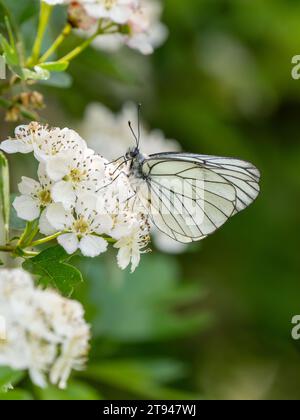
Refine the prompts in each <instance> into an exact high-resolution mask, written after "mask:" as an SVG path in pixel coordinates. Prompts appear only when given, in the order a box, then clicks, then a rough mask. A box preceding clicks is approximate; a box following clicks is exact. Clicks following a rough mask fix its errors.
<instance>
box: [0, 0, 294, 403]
mask: <svg viewBox="0 0 300 420" xmlns="http://www.w3.org/2000/svg"><path fill="white" fill-rule="evenodd" d="M8 3H9V5H10V6H12V7H14V9H12V10H13V13H12V14H13V16H14V19H15V20H16V21H18V22H19V23H20V22H21V23H22V33H23V34H25V35H26V45H27V48H28V47H29V46H30V45H31V43H32V39H33V36H34V27H35V24H36V9H35V8H36V5H37V3H38V2H33V1H32V0H24V1H22V2H19V1H17V0H9V1H8ZM21 3H22V5H21ZM164 3H165V13H164V21H165V22H166V24H167V25H168V27H169V31H170V35H169V39H168V41H167V42H166V44H165V45H164V46H163V47H162V48H160V49H159V50H158V51H157V52H156V53H155V54H154V55H153V56H151V57H142V56H140V55H138V54H136V53H134V52H132V51H129V50H122V51H121V52H120V53H118V54H107V53H104V52H99V51H96V50H93V49H89V50H88V51H86V52H85V53H84V54H82V56H81V57H80V59H78V60H77V61H75V62H74V63H72V65H71V66H70V68H69V69H68V73H69V75H66V74H64V73H62V74H61V75H60V76H57V75H56V76H55V78H53V79H52V80H51V81H52V86H51V87H50V86H44V87H43V88H42V90H43V93H44V94H45V96H46V97H47V98H48V108H47V109H46V110H45V111H44V112H43V117H44V119H45V120H47V122H49V123H52V124H55V125H61V126H67V125H69V126H75V125H76V124H77V123H78V121H79V120H80V119H82V118H83V114H84V110H85V107H86V105H87V104H89V103H90V102H92V101H99V102H103V103H105V104H106V105H107V106H109V107H111V108H112V109H114V110H117V109H119V108H120V107H121V105H122V103H123V101H125V100H135V101H142V102H143V103H144V111H143V112H144V118H145V120H146V121H148V122H149V124H150V125H151V126H152V127H159V128H162V129H163V130H164V132H165V133H166V135H167V136H168V137H173V138H176V139H178V140H179V141H180V142H181V144H182V146H183V148H184V149H185V150H187V151H193V152H199V153H208V154H216V155H225V156H238V157H240V158H244V159H248V160H250V161H252V162H253V163H255V164H256V165H257V166H258V168H260V169H261V172H262V193H261V196H260V198H259V199H258V201H257V202H256V203H255V204H254V205H253V206H251V208H250V209H248V210H247V211H245V212H244V213H243V214H241V215H239V216H237V217H235V218H234V219H233V220H232V221H231V222H230V223H228V224H227V225H226V226H225V227H224V228H223V229H221V230H220V231H219V232H217V233H216V234H215V235H213V236H212V237H210V238H208V239H206V240H205V241H204V242H203V243H202V244H201V245H198V246H197V247H196V249H193V250H192V249H191V250H190V251H188V252H187V253H185V254H184V255H181V256H178V257H165V256H161V255H158V252H157V251H155V252H154V253H153V254H152V255H148V256H145V257H144V258H143V259H142V263H141V265H140V267H139V269H138V270H137V272H136V273H135V274H134V275H132V276H131V275H129V274H122V273H121V272H120V271H119V270H117V269H116V268H115V265H114V263H112V259H110V258H108V259H107V260H104V259H99V260H95V261H93V262H90V261H87V260H78V261H77V264H78V266H80V268H81V269H82V270H83V273H84V283H83V284H82V285H81V286H80V288H79V289H77V291H76V293H75V296H76V297H78V298H80V300H81V301H82V302H84V304H85V307H86V308H87V316H88V319H89V321H90V322H91V323H92V327H93V331H94V342H93V343H92V356H91V359H90V366H89V369H88V370H87V372H85V373H83V374H82V377H81V378H80V380H79V381H77V380H76V381H74V382H72V383H71V385H70V387H69V389H68V390H67V391H64V392H60V391H57V390H53V389H52V388H49V389H47V390H42V391H41V390H31V391H30V393H31V392H32V395H34V396H35V398H44V399H51V398H59V399H63V398H67V399H71V398H77V399H80V398H82V399H94V398H107V397H110V398H140V397H142V398H168V397H174V398H177V397H178V394H177V393H178V392H181V393H183V394H184V395H182V394H180V395H181V397H182V398H184V397H185V393H187V394H188V395H192V396H195V395H198V396H200V395H201V396H205V397H207V398H221V399H230V398H233V399H240V398H246V399H247V398H248V399H251V398H252V399H265V398H270V399H276V398H277V399H290V398H291V399H299V398H300V363H299V362H300V354H299V350H300V348H299V344H298V343H297V342H294V341H292V339H291V337H290V330H291V318H292V316H293V315H295V314H298V313H299V311H300V281H299V280H300V266H299V241H298V232H299V204H300V176H299V167H300V144H299V140H298V132H297V131H298V130H297V129H298V120H299V118H298V114H299V106H300V83H299V81H295V80H293V79H292V78H291V59H292V56H293V55H295V54H299V53H300V44H299V37H300V25H299V23H300V3H299V2H298V1H296V0H265V1H261V0H251V1H245V0H243V1H242V0H189V1H184V2H183V1H182V0H165V1H164ZM62 21H63V17H62V16H61V15H60V13H59V12H57V13H55V15H54V17H53V20H52V26H51V27H49V30H48V33H47V37H48V41H47V40H46V42H49V41H50V40H51V39H53V38H54V37H55V35H56V34H57V32H58V30H59V28H60V27H61V26H62ZM68 42H69V43H70V44H66V46H65V48H66V49H69V48H70V45H71V44H74V42H76V40H75V36H74V37H73V38H71V39H70V41H68ZM63 53H64V50H63V49H61V50H60V54H63ZM55 86H56V87H55ZM59 86H60V87H59ZM62 87H64V88H63V89H62ZM12 130H13V125H8V124H6V125H5V126H2V127H1V137H2V138H5V136H6V135H8V134H12ZM99 141H101V133H99ZM10 162H11V165H12V167H13V168H14V171H13V174H12V175H13V179H12V184H13V189H14V190H16V182H17V181H18V179H19V177H20V175H21V174H23V172H24V168H26V174H27V175H28V176H31V175H33V174H34V167H33V162H32V161H31V160H30V157H22V159H20V158H19V157H13V158H12V159H10ZM31 168H32V169H31ZM192 251H193V252H192ZM203 290H205V291H206V292H209V293H207V295H206V296H205V298H204V300H202V297H203ZM206 314H210V317H208V315H206ZM212 319H213V320H214V323H213V324H212V323H211V322H210V321H211V320H212ZM204 327H205V328H204ZM166 382H167V385H166V384H165V383H166ZM169 384H172V389H173V390H172V391H170V389H169ZM20 387H22V388H23V387H24V388H25V389H27V387H28V384H27V382H26V381H25V382H24V381H23V382H21V383H20ZM28 389H30V388H28ZM174 390H175V391H174ZM178 390H180V391H178ZM15 392H20V395H23V397H24V394H23V393H22V392H21V391H15ZM25 394H26V393H25ZM11 395H12V394H11ZM27 397H28V395H27Z"/></svg>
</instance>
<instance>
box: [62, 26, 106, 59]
mask: <svg viewBox="0 0 300 420" xmlns="http://www.w3.org/2000/svg"><path fill="white" fill-rule="evenodd" d="M98 35H100V33H99V32H96V33H95V34H94V35H93V36H91V37H90V38H88V39H87V40H85V41H84V42H83V43H82V44H80V45H78V47H76V48H74V50H73V51H71V52H69V53H68V54H66V55H65V56H64V57H62V58H61V59H60V60H58V61H71V60H73V59H74V58H76V57H77V56H78V55H79V54H81V53H82V52H83V51H84V50H85V49H87V47H89V46H90V44H91V43H92V42H93V41H94V39H96V38H97V36H98Z"/></svg>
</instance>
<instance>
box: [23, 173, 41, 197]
mask: <svg viewBox="0 0 300 420" xmlns="http://www.w3.org/2000/svg"><path fill="white" fill-rule="evenodd" d="M40 187H41V186H40V184H39V182H37V181H35V180H34V179H32V178H27V176H22V181H21V182H20V184H19V185H18V188H19V191H20V193H21V194H23V195H31V194H34V193H36V192H37V190H39V189H40Z"/></svg>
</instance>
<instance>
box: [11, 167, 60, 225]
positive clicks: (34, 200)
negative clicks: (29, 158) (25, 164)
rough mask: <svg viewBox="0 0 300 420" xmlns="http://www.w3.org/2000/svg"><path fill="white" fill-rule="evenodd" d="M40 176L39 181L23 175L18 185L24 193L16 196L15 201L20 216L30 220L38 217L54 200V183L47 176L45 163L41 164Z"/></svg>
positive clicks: (14, 204)
mask: <svg viewBox="0 0 300 420" xmlns="http://www.w3.org/2000/svg"><path fill="white" fill-rule="evenodd" d="M38 178H39V181H35V180H34V179H31V178H27V177H25V176H23V177H22V181H21V182H20V184H19V185H18V187H19V191H20V193H21V194H22V195H21V196H19V197H16V198H15V200H14V202H13V206H14V208H15V210H16V212H17V215H18V217H20V219H23V220H27V221H29V222H31V221H33V220H35V219H37V218H38V217H39V216H40V214H41V211H42V210H43V209H45V208H46V207H48V206H49V205H50V204H51V203H52V201H53V200H52V193H51V188H52V184H53V183H52V181H51V180H50V179H49V178H48V177H47V174H46V171H45V168H44V166H43V165H40V166H39V170H38Z"/></svg>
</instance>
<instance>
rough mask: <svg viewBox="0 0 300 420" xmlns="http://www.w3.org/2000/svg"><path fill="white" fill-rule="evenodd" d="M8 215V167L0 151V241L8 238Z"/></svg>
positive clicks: (5, 240)
mask: <svg viewBox="0 0 300 420" xmlns="http://www.w3.org/2000/svg"><path fill="white" fill-rule="evenodd" d="M9 217H10V196H9V168H8V161H7V159H6V157H5V156H4V154H3V153H2V152H0V243H1V242H3V243H6V242H7V241H8V239H9V238H8V236H9ZM2 231H3V235H2Z"/></svg>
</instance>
